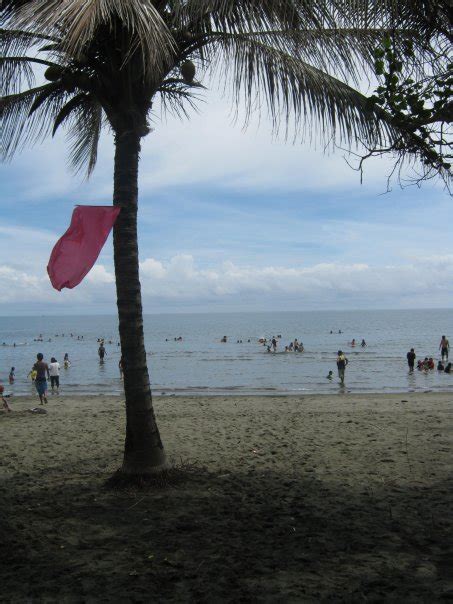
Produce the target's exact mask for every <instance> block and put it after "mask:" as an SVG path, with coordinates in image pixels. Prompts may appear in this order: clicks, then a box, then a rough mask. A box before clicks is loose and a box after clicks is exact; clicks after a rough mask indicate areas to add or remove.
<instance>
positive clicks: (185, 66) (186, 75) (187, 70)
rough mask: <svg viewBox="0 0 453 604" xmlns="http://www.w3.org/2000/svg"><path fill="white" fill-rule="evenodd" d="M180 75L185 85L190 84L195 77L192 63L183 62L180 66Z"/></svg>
mask: <svg viewBox="0 0 453 604" xmlns="http://www.w3.org/2000/svg"><path fill="white" fill-rule="evenodd" d="M181 75H182V78H183V80H184V82H185V83H186V84H192V82H193V78H194V76H195V65H194V64H193V63H192V61H184V63H182V64H181Z"/></svg>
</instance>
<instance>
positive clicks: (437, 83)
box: [359, 32, 453, 189]
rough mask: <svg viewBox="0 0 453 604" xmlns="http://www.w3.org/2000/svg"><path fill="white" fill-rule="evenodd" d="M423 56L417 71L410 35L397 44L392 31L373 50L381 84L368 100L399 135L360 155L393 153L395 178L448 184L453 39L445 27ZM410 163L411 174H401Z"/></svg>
mask: <svg viewBox="0 0 453 604" xmlns="http://www.w3.org/2000/svg"><path fill="white" fill-rule="evenodd" d="M435 44H436V46H435V48H433V47H431V48H430V49H429V50H430V51H429V54H428V55H427V58H428V59H429V62H428V65H427V69H426V70H425V71H424V72H421V73H420V72H419V71H418V70H417V68H416V67H414V65H416V62H415V61H414V56H415V50H414V44H413V42H412V41H411V40H408V41H406V42H405V43H404V44H403V46H402V47H400V48H398V47H397V44H396V43H395V39H394V37H392V36H386V37H385V38H384V40H383V42H382V44H381V45H380V46H379V47H378V48H377V49H376V51H375V63H374V68H375V73H376V76H377V77H378V78H379V79H380V84H379V86H378V87H377V88H376V90H375V92H374V94H373V95H372V96H371V97H369V103H370V106H371V107H373V108H374V109H375V110H376V111H378V112H379V111H381V112H382V114H383V116H384V118H385V119H387V120H388V121H389V122H390V123H391V124H392V125H394V126H395V132H396V133H397V136H396V137H395V138H394V139H393V140H392V141H391V143H390V144H389V145H387V146H377V147H371V148H369V149H368V153H367V154H366V155H365V156H364V157H362V159H361V162H360V164H359V168H360V169H362V166H363V161H364V160H365V159H367V158H369V157H371V156H376V155H381V156H382V155H386V154H392V155H393V156H394V157H395V164H394V167H393V170H392V174H391V175H390V177H391V176H392V175H393V174H395V172H396V173H397V174H398V178H399V182H400V183H401V184H404V182H409V183H414V182H415V183H417V184H420V183H421V182H423V181H425V180H429V179H432V178H440V179H441V180H442V181H443V182H444V183H445V185H446V187H447V188H448V189H450V186H451V182H452V170H451V168H452V159H453V149H452V147H453V137H452V121H453V97H452V87H453V60H452V56H451V51H450V49H451V40H450V39H449V37H447V36H446V35H445V34H444V33H443V32H441V33H440V35H439V36H438V37H436V38H435ZM408 162H409V163H410V164H411V165H412V167H413V175H412V177H410V178H407V177H405V176H404V172H403V166H404V165H405V163H408Z"/></svg>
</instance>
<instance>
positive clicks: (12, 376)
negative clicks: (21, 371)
mask: <svg viewBox="0 0 453 604" xmlns="http://www.w3.org/2000/svg"><path fill="white" fill-rule="evenodd" d="M15 370H16V369H15V367H11V371H10V372H9V378H8V379H9V383H10V384H14V371H15Z"/></svg>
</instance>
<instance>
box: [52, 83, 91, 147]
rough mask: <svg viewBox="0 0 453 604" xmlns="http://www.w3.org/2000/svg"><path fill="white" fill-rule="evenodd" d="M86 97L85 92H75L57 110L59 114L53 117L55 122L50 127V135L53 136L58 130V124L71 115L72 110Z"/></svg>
mask: <svg viewBox="0 0 453 604" xmlns="http://www.w3.org/2000/svg"><path fill="white" fill-rule="evenodd" d="M86 98H87V94H86V93H85V92H81V93H80V94H76V96H73V97H72V99H71V100H70V101H68V102H67V103H66V105H64V106H63V107H62V109H61V111H60V112H59V114H58V115H57V116H56V118H55V122H54V125H53V128H52V136H55V132H56V131H57V130H58V128H59V126H61V124H62V123H63V122H64V121H65V120H66V119H67V118H68V117H69V116H70V115H71V113H72V112H73V111H75V110H76V109H78V108H79V107H80V105H82V104H83V103H84V102H85V100H86Z"/></svg>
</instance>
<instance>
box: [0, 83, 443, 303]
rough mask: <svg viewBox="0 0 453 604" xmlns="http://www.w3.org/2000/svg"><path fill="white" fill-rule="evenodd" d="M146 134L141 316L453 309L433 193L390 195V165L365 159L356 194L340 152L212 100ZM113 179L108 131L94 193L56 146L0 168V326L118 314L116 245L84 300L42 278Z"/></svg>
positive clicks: (60, 143) (438, 200) (108, 248)
mask: <svg viewBox="0 0 453 604" xmlns="http://www.w3.org/2000/svg"><path fill="white" fill-rule="evenodd" d="M153 128H154V130H153V132H152V133H151V134H150V135H149V136H148V137H147V138H146V139H144V141H143V144H142V153H141V160H140V180H139V191H140V193H139V196H140V197H139V247H140V262H141V266H140V268H141V283H142V293H143V304H144V311H145V312H150V313H151V312H156V313H159V312H176V313H179V312H229V311H258V310H259V311H263V310H268V311H273V310H275V311H276V310H278V311H281V310H292V311H294V310H298V311H303V310H329V309H335V310H342V309H367V308H448V307H451V306H452V301H453V252H452V247H451V242H452V235H453V227H452V220H451V216H452V208H453V206H452V200H451V198H450V196H449V195H448V193H447V192H445V190H444V189H443V188H442V186H441V185H440V184H439V183H437V184H436V183H425V184H424V185H423V187H422V188H421V189H418V188H416V187H414V186H411V187H407V188H405V189H401V188H400V187H398V185H397V183H394V185H393V187H392V190H391V191H390V192H386V189H387V175H388V174H389V172H390V170H391V166H392V164H391V162H390V161H389V160H388V159H387V160H377V159H373V160H370V161H369V162H368V163H367V164H366V166H365V172H364V178H363V183H362V184H361V183H360V175H359V174H358V172H356V171H354V170H353V169H352V168H351V167H350V166H349V165H348V164H347V163H346V160H345V157H344V156H345V153H344V151H342V150H338V149H337V150H335V152H334V153H331V152H328V153H326V152H325V151H324V149H323V145H322V143H321V142H319V141H318V143H317V144H315V143H313V144H309V143H308V142H307V141H305V142H301V141H298V142H296V143H295V144H292V142H285V141H283V140H274V138H273V137H272V133H271V129H270V124H269V122H268V121H267V120H266V119H265V118H262V119H260V120H258V119H255V120H254V121H253V122H252V124H251V125H250V126H249V128H248V129H247V130H245V131H244V129H243V128H242V127H241V124H240V123H234V120H233V119H232V115H231V107H230V104H229V102H228V100H227V99H225V98H223V97H222V95H221V93H217V92H209V93H207V95H206V97H205V102H203V103H202V104H201V105H200V111H199V113H198V114H196V113H193V114H192V115H191V118H190V120H188V121H187V120H186V121H180V120H179V119H178V118H173V117H171V116H168V117H167V118H163V119H160V118H157V117H156V119H155V120H154V123H153ZM350 161H353V160H351V159H350ZM112 173H113V141H112V138H111V136H110V135H108V134H106V135H105V136H104V137H103V139H102V141H101V146H100V150H99V159H98V164H97V167H96V170H95V172H94V174H93V176H92V177H91V179H90V180H89V181H86V180H84V178H83V177H82V176H80V175H79V176H74V175H73V174H72V173H71V171H70V170H69V168H68V166H67V153H66V144H65V139H64V136H63V133H60V134H57V135H56V137H55V138H54V139H52V140H47V141H45V142H44V143H43V144H41V145H36V146H35V147H34V148H32V149H27V150H25V151H23V152H22V153H21V154H20V155H17V156H16V157H15V159H14V160H13V161H12V162H11V163H9V164H6V165H3V166H2V167H1V168H0V179H1V180H0V182H1V201H0V210H1V221H0V278H1V283H2V288H1V290H2V295H1V297H0V314H2V315H34V314H39V315H42V314H49V315H52V314H113V313H115V312H116V303H115V287H114V274H113V255H112V254H113V252H112V240H111V237H110V238H109V239H108V240H107V242H106V244H105V246H104V249H103V251H102V252H101V255H100V256H99V259H98V261H97V263H96V265H95V266H94V268H93V269H92V270H91V272H90V273H89V274H88V276H87V277H86V278H85V280H84V281H83V282H82V283H81V284H80V285H79V286H78V287H77V288H75V289H73V290H63V291H62V292H57V291H56V290H54V289H52V286H51V284H50V281H49V279H48V277H47V273H46V266H47V262H48V259H49V256H50V252H51V250H52V247H53V246H54V245H55V243H56V242H57V240H58V238H59V237H60V236H61V235H62V234H63V233H64V232H65V230H66V229H67V227H68V226H69V223H70V219H71V213H72V210H73V208H74V206H75V205H76V204H87V205H89V204H105V205H109V204H111V198H112ZM408 174H409V172H408Z"/></svg>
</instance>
